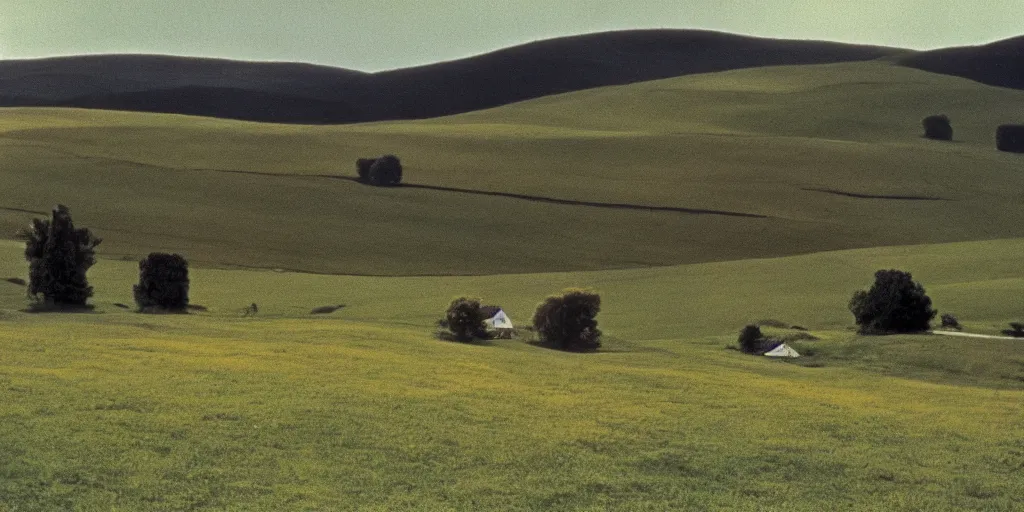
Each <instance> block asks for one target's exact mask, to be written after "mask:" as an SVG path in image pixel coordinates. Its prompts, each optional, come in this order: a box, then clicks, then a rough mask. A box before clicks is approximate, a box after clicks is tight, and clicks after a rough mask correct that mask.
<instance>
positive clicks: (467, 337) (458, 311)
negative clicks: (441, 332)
mask: <svg viewBox="0 0 1024 512" xmlns="http://www.w3.org/2000/svg"><path fill="white" fill-rule="evenodd" d="M444 318H445V323H446V324H447V327H448V330H449V331H451V333H452V336H454V337H455V339H457V340H459V341H471V340H473V339H474V338H484V337H486V335H487V330H486V325H485V324H484V321H485V320H487V319H486V318H484V313H483V311H482V310H481V309H480V299H470V298H467V297H459V298H457V299H455V300H453V301H452V303H451V304H449V305H448V310H447V311H446V312H445V315H444Z"/></svg>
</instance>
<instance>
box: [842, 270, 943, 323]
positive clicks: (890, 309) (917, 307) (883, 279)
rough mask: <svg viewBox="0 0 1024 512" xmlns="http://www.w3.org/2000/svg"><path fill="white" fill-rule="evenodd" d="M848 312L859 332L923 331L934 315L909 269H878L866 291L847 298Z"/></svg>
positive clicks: (925, 295)
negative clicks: (907, 270) (873, 280)
mask: <svg viewBox="0 0 1024 512" xmlns="http://www.w3.org/2000/svg"><path fill="white" fill-rule="evenodd" d="M850 312H851V313H853V316H854V318H855V319H856V321H857V325H858V326H860V332H861V334H887V333H907V332H921V331H927V330H928V328H929V322H931V320H932V319H933V318H935V310H933V309H932V300H931V298H929V297H928V295H927V294H926V293H925V291H924V287H922V286H921V284H920V283H917V282H915V281H914V279H913V276H912V275H911V274H910V273H909V272H903V271H901V270H879V271H878V272H876V273H875V284H874V285H873V286H872V287H871V289H870V290H868V291H866V292H865V291H858V292H856V293H854V294H853V298H852V299H850Z"/></svg>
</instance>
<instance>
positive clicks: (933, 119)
mask: <svg viewBox="0 0 1024 512" xmlns="http://www.w3.org/2000/svg"><path fill="white" fill-rule="evenodd" d="M921 124H922V125H924V136H925V138H928V139H932V140H946V141H949V140H953V125H952V124H950V121H949V116H947V115H946V114H939V115H935V116H928V117H926V118H924V120H923V121H921Z"/></svg>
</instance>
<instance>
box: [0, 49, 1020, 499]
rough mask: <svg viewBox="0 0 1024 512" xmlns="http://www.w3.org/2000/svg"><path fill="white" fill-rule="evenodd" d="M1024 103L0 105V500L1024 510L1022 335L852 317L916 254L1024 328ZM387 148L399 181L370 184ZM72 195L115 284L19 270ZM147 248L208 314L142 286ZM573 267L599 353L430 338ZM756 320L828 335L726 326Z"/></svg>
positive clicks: (633, 93) (854, 77)
mask: <svg viewBox="0 0 1024 512" xmlns="http://www.w3.org/2000/svg"><path fill="white" fill-rule="evenodd" d="M1021 111H1024V92H1022V91H1015V90H1009V89H1000V88H995V87H990V86H985V85H981V84H978V83H975V82H971V81H968V80H964V79H959V78H953V77H948V76H942V75H935V74H931V73H927V72H923V71H917V70H912V69H907V68H903V67H899V66H896V65H893V64H890V63H888V62H885V61H876V62H866V63H853V64H834V65H820V66H793V67H775V68H759V69H748V70H741V71H730V72H724V73H713V74H707V75H692V76H687V77H681V78H674V79H667V80H659V81H654V82H645V83H639V84H632V85H628V86H620V87H606V88H600V89H593V90H586V91H581V92H575V93H569V94H564V95H558V96H551V97H546V98H541V99H537V100H530V101H525V102H521V103H516V104H512V105H507V106H504V107H499V108H495V109H491V110H485V111H478V112H472V113H468V114H462V115H458V116H451V117H445V118H438V119H432V120H424V121H402V122H386V123H371V124H357V125H347V126H298V125H275V124H259V123H247V122H239V121H226V120H216V119H207V118H198V117H186V116H175V115H159V114H140V113H126V112H107V111H86V110H73V109H57V108H10V109H0V233H3V236H0V418H2V421H0V512H6V511H11V512H14V511H18V512H21V511H25V510H346V509H358V510H388V511H391V510H607V509H616V510H651V511H661V510H680V509H681V510H694V509H695V510H702V509H712V510H722V509H728V510H786V511H790V510H808V511H818V510H836V509H851V510H994V511H1010V510H1020V509H1024V478H1022V477H1021V475H1022V474H1024V342H1022V341H1017V340H995V339H966V338H952V337H945V336H935V335H927V334H922V335H905V336H887V337H863V336H859V335H857V334H856V331H855V329H854V326H853V318H852V315H851V314H850V312H849V311H848V309H847V304H848V302H849V300H850V297H851V295H852V293H853V292H854V291H855V290H858V289H863V288H867V287H868V286H870V284H871V280H872V274H873V273H874V272H875V271H876V270H878V269H887V268H899V269H903V270H907V271H910V272H912V273H913V275H914V278H915V279H917V280H919V281H920V282H922V283H923V284H924V286H925V288H926V289H927V292H928V294H929V295H930V296H931V297H932V299H933V300H934V304H935V306H936V308H937V309H938V310H939V311H940V312H952V313H955V314H956V315H957V316H958V317H959V319H960V321H961V322H962V323H963V325H964V328H965V330H966V331H968V332H971V333H979V334H990V335H995V334H999V333H1000V332H1001V330H1002V329H1005V328H1006V326H1007V324H1008V323H1009V322H1017V321H1024V294H1022V293H1021V290H1022V289H1024V266H1022V265H1021V260H1022V255H1024V209H1022V208H1021V203H1022V199H1024V193H1022V192H1021V191H1022V190H1024V160H1022V159H1021V158H1020V157H1019V156H1017V155H1010V154H1004V153H999V152H997V151H995V149H994V140H993V135H994V127H995V126H996V125H998V124H1001V123H1005V122H1010V121H1013V120H1014V119H1013V116H1014V114H1015V113H1016V112H1021ZM940 112H945V113H946V114H949V115H950V117H951V118H952V119H953V126H954V129H955V130H956V132H955V133H956V136H955V138H956V141H955V142H953V143H939V142H935V141H928V140H924V139H922V138H921V137H920V131H921V130H920V119H921V118H922V117H924V116H926V115H930V114H935V113H940ZM388 152H393V153H396V154H398V155H399V156H400V157H401V158H402V160H403V163H404V164H405V176H404V181H405V186H402V187H396V188H374V187H368V186H363V185H360V184H358V183H355V182H354V181H353V180H352V179H351V178H352V177H353V176H354V175H355V169H354V161H355V159H356V158H357V157H362V156H372V155H379V154H381V153H388ZM57 203H62V204H66V205H68V206H70V207H71V210H72V212H73V214H74V219H75V222H76V225H77V226H79V227H88V228H90V229H91V230H92V231H93V232H94V233H96V234H97V235H99V236H101V237H103V238H104V242H103V244H102V245H100V246H99V248H98V256H99V262H98V263H97V265H96V266H95V267H93V268H92V269H91V270H90V271H89V280H90V284H91V285H92V286H94V287H95V291H96V295H95V296H94V297H93V298H92V300H91V303H92V304H94V305H95V310H94V311H93V312H90V313H77V314H30V313H26V312H23V311H22V310H23V309H24V308H25V307H26V306H27V304H28V301H27V299H26V297H25V288H24V286H23V285H22V284H18V283H16V282H12V281H10V280H2V279H15V278H25V277H26V276H27V263H26V262H25V261H24V257H23V251H24V246H23V244H22V242H18V241H16V240H14V239H13V238H14V233H15V232H16V230H17V229H19V228H22V227H24V226H25V225H26V223H27V222H28V221H29V220H30V219H31V218H33V217H40V216H44V215H46V212H47V211H48V210H49V209H50V208H52V207H53V205H54V204H57ZM153 251H166V252H181V253H183V254H185V255H186V256H187V257H188V259H189V262H190V264H191V271H190V276H191V280H192V283H191V291H190V295H191V300H192V303H193V304H198V305H202V306H204V308H205V310H203V311H195V312H193V313H192V314H189V315H141V314H137V313H134V312H133V311H132V310H131V309H130V308H131V307H133V306H134V304H133V302H132V285H133V284H135V283H136V282H137V279H138V276H139V274H138V260H139V259H140V258H142V257H144V256H145V255H146V254H148V253H150V252H153ZM568 287H587V288H592V289H594V290H597V291H598V292H599V293H600V294H601V297H602V302H603V305H602V312H601V314H600V316H599V317H598V320H599V322H600V327H601V329H602V330H603V331H604V333H605V337H604V340H603V343H604V344H603V346H602V350H601V351H599V352H598V353H594V354H569V353H562V352H557V351H552V350H548V349H544V348H540V347H538V346H535V345H532V344H530V343H529V341H530V337H531V334H530V333H528V332H527V331H525V330H521V331H520V336H519V338H518V339H513V340H495V341H491V342H486V343H479V344H459V343H452V342H445V341H441V340H439V339H438V338H437V336H436V333H435V331H436V329H437V321H438V319H439V318H440V317H441V316H442V314H443V311H444V308H445V307H446V306H447V304H448V302H449V301H450V300H451V299H452V298H454V297H456V296H463V295H466V296H476V297H480V298H482V299H483V301H484V302H485V303H488V304H498V305H501V306H502V307H503V308H504V310H505V311H506V312H507V313H508V314H509V315H510V316H511V318H512V319H513V321H514V322H515V323H516V324H517V326H519V327H520V328H522V327H525V326H527V325H529V324H530V320H531V315H532V313H533V311H534V308H535V307H536V305H537V303H538V302H539V301H541V300H542V299H543V298H544V297H545V296H546V295H548V294H550V293H554V292H557V291H559V290H561V289H564V288H568ZM251 303H257V304H258V305H259V313H258V314H256V315H254V316H242V309H243V308H244V307H245V306H247V305H249V304H251ZM342 304H343V305H344V307H343V308H341V309H340V310H339V311H337V312H335V313H333V314H330V315H311V314H310V312H311V310H313V309H314V308H317V307H319V306H325V305H342ZM763 321H770V322H768V323H769V324H772V325H775V324H778V325H786V326H794V325H797V326H801V327H803V328H806V329H807V331H803V330H796V329H791V328H781V327H766V332H767V333H768V334H770V335H772V336H779V337H783V338H785V339H786V340H787V343H789V344H790V345H791V346H792V347H793V348H795V349H796V350H798V351H800V352H801V353H802V354H803V355H804V356H805V357H803V358H801V359H799V360H796V361H793V362H785V361H775V360H769V359H767V358H760V357H752V356H748V355H744V354H742V353H740V352H739V351H737V350H733V349H731V348H733V346H734V345H735V343H736V337H737V332H738V331H739V329H740V328H741V327H743V326H744V325H746V324H749V323H753V322H763Z"/></svg>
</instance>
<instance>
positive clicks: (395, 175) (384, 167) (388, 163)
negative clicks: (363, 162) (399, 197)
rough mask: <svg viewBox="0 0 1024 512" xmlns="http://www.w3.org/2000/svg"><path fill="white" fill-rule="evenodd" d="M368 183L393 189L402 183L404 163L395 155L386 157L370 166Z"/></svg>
mask: <svg viewBox="0 0 1024 512" xmlns="http://www.w3.org/2000/svg"><path fill="white" fill-rule="evenodd" d="M367 182H368V183H369V184H371V185H373V186H376V187H392V186H396V185H399V184H400V183H402V162H401V161H400V160H398V157H397V156H395V155H384V156H382V157H380V158H378V159H377V160H375V161H374V162H373V165H371V166H370V170H369V176H368V177H367Z"/></svg>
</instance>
